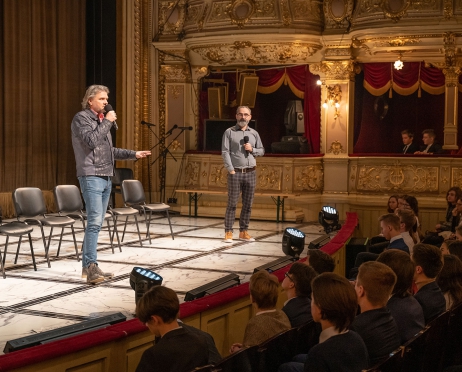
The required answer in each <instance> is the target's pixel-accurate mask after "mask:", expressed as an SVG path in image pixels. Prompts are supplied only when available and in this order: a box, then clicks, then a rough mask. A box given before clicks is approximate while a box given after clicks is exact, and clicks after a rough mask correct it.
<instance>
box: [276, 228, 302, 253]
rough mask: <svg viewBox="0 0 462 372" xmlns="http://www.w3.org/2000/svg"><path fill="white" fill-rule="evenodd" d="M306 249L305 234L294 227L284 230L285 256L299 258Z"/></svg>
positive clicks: (283, 245) (283, 247) (283, 246)
mask: <svg viewBox="0 0 462 372" xmlns="http://www.w3.org/2000/svg"><path fill="white" fill-rule="evenodd" d="M304 249H305V234H304V233H303V232H301V231H300V230H297V229H295V228H293V227H288V228H286V229H285V230H284V235H283V236H282V251H283V252H284V254H286V255H288V256H292V257H296V258H299V257H300V255H301V254H302V252H303V250H304Z"/></svg>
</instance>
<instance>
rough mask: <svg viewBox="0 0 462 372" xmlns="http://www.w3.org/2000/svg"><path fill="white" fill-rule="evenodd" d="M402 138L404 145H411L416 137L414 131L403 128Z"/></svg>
mask: <svg viewBox="0 0 462 372" xmlns="http://www.w3.org/2000/svg"><path fill="white" fill-rule="evenodd" d="M401 138H402V139H403V145H410V144H411V143H412V140H413V139H414V133H412V132H411V131H409V130H407V129H406V130H403V131H402V132H401Z"/></svg>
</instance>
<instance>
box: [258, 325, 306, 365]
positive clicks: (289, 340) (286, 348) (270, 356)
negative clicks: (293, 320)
mask: <svg viewBox="0 0 462 372" xmlns="http://www.w3.org/2000/svg"><path fill="white" fill-rule="evenodd" d="M297 336H298V328H291V329H289V330H287V331H285V332H282V333H279V334H278V335H276V336H273V337H271V338H270V339H269V340H267V341H265V342H264V343H263V344H261V345H260V347H259V348H258V355H259V371H262V372H263V371H265V372H276V371H277V370H278V368H279V366H280V365H281V364H282V363H286V362H290V361H291V360H292V358H293V357H294V356H295V355H297Z"/></svg>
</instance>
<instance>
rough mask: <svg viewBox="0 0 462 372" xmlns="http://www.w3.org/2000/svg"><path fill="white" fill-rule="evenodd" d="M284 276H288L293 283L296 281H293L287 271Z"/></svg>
mask: <svg viewBox="0 0 462 372" xmlns="http://www.w3.org/2000/svg"><path fill="white" fill-rule="evenodd" d="M284 276H286V277H287V278H289V280H290V281H291V282H293V281H294V280H293V279H292V278H291V277H290V275H289V272H288V271H287V272H286V273H285V274H284Z"/></svg>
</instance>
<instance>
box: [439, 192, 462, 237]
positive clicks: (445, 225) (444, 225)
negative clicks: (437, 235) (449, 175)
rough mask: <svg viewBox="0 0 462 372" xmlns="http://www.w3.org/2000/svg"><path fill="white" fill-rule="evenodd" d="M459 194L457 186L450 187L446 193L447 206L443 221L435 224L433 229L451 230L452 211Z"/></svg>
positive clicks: (440, 230)
mask: <svg viewBox="0 0 462 372" xmlns="http://www.w3.org/2000/svg"><path fill="white" fill-rule="evenodd" d="M461 195H462V190H461V189H460V188H459V187H451V188H450V189H449V190H448V192H447V193H446V201H447V203H448V207H447V209H446V217H445V220H444V221H443V222H441V223H439V224H437V225H436V226H435V229H436V231H437V232H442V231H451V228H452V223H453V218H454V215H453V213H452V212H453V211H454V209H455V208H456V203H457V200H458V199H459V198H460V197H461ZM456 211H457V209H456Z"/></svg>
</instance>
